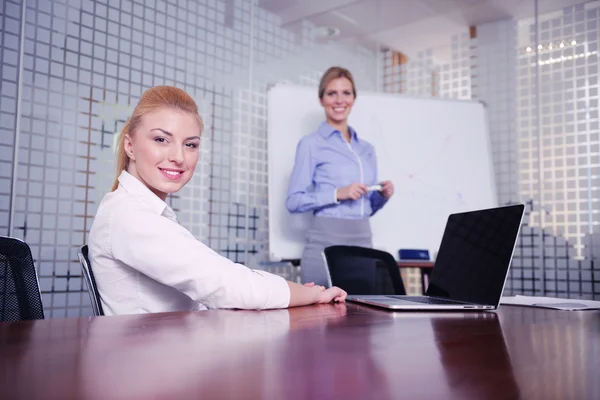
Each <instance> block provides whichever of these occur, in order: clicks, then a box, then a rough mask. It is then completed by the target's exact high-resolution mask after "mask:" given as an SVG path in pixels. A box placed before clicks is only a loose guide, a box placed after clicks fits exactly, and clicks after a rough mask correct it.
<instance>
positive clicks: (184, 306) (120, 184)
mask: <svg viewBox="0 0 600 400" xmlns="http://www.w3.org/2000/svg"><path fill="white" fill-rule="evenodd" d="M202 129H203V124H202V119H201V118H200V115H199V113H198V107H197V105H196V103H195V102H194V100H193V99H192V98H191V97H190V96H189V95H188V94H187V93H185V92H184V91H183V90H181V89H178V88H175V87H170V86H157V87H153V88H151V89H148V90H147V91H146V92H144V94H143V95H142V97H141V99H140V101H139V102H138V104H137V105H136V107H135V109H134V111H133V114H132V116H131V117H130V118H129V120H128V121H127V123H126V124H125V126H124V128H123V130H122V132H121V134H120V137H119V142H118V151H117V168H118V170H117V178H116V180H115V183H114V187H113V191H112V192H110V193H108V194H106V195H105V196H104V198H103V199H102V202H101V203H100V205H99V207H98V212H97V213H96V217H95V219H94V223H93V225H92V228H91V230H90V235H89V243H88V245H89V250H90V261H91V265H92V268H93V270H94V275H95V277H96V283H97V286H98V291H99V292H100V297H101V301H102V306H103V308H104V311H105V314H107V315H111V314H135V313H152V312H164V311H181V310H198V309H208V308H239V309H269V308H286V307H293V306H300V305H307V304H314V303H328V302H330V301H344V300H345V298H346V292H344V291H343V290H341V289H339V288H330V289H325V288H324V287H322V286H319V285H314V284H312V283H310V284H307V285H298V284H296V283H293V282H286V281H285V280H284V279H283V278H281V277H279V276H276V275H273V274H270V273H267V272H265V271H258V270H251V269H249V268H247V267H245V266H243V265H240V264H236V263H234V262H232V261H230V260H229V259H227V258H225V257H222V256H220V255H219V254H217V253H216V252H214V251H213V250H211V249H210V248H209V247H207V246H205V245H204V244H203V243H202V242H200V241H198V240H197V239H196V238H195V237H194V236H193V235H192V234H191V233H190V232H189V231H187V230H186V229H185V228H183V227H182V226H181V225H179V223H178V222H177V219H176V216H175V213H174V212H173V210H172V209H171V207H169V205H168V204H167V203H166V202H165V200H166V197H167V195H168V194H169V193H174V192H177V191H178V190H180V189H181V188H182V187H183V186H184V185H185V184H186V183H187V182H188V181H189V180H190V179H191V178H192V175H193V174H194V169H195V167H196V164H197V162H198V147H199V145H200V135H201V133H202Z"/></svg>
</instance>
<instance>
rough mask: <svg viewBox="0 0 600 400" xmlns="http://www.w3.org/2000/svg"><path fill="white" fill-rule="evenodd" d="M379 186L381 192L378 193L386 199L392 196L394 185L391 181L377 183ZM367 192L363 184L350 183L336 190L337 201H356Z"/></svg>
mask: <svg viewBox="0 0 600 400" xmlns="http://www.w3.org/2000/svg"><path fill="white" fill-rule="evenodd" d="M379 184H380V185H381V190H380V191H379V193H381V195H382V196H383V197H384V198H386V199H389V198H390V197H392V196H393V195H394V184H393V183H392V181H383V182H380V183H379ZM368 192H369V190H368V187H367V185H365V184H363V183H352V184H350V185H348V186H346V187H343V188H341V189H338V191H337V200H338V201H342V200H348V199H352V200H358V199H359V198H360V197H361V196H363V195H365V194H367V193H368Z"/></svg>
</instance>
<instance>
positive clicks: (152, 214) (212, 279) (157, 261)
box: [88, 171, 290, 315]
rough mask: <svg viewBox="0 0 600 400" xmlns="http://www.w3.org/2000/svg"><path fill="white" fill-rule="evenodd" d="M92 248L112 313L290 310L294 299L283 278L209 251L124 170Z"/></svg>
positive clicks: (100, 215) (95, 228)
mask: <svg viewBox="0 0 600 400" xmlns="http://www.w3.org/2000/svg"><path fill="white" fill-rule="evenodd" d="M88 246H89V255H90V263H91V265H92V270H93V271H94V276H95V278H96V284H97V286H98V291H99V292H100V296H101V298H102V307H103V308H104V313H105V314H106V315H114V314H137V313H154V312H164V311H181V310H204V309H207V308H241V309H268V308H285V307H287V306H288V305H289V302H290V290H289V286H288V284H287V282H286V281H285V280H284V279H283V278H282V277H280V276H277V275H273V274H270V273H268V272H265V271H258V270H252V269H249V268H247V267H245V266H244V265H241V264H236V263H234V262H232V261H231V260H229V259H227V258H225V257H223V256H221V255H219V254H217V253H216V252H214V251H213V250H211V249H210V248H209V247H207V246H206V245H204V244H203V243H202V242H200V241H199V240H197V239H196V238H195V237H194V236H193V235H192V234H191V233H190V232H189V231H187V230H186V229H185V228H184V227H182V226H181V225H179V223H178V222H177V219H176V217H175V213H174V212H173V210H172V209H171V207H169V206H168V205H167V203H165V202H164V201H162V200H161V199H159V198H158V197H157V196H156V195H155V194H154V193H152V192H151V191H150V189H148V188H147V187H146V185H144V184H143V183H142V182H140V181H139V180H138V179H137V178H135V177H134V176H132V175H130V174H129V173H127V172H125V171H123V172H122V173H121V175H120V176H119V187H118V188H117V190H115V191H114V192H111V193H108V194H107V195H105V196H104V198H103V199H102V202H101V203H100V206H99V207H98V212H97V213H96V217H95V219H94V223H93V224H92V228H91V230H90V235H89V241H88Z"/></svg>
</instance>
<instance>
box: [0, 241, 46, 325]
mask: <svg viewBox="0 0 600 400" xmlns="http://www.w3.org/2000/svg"><path fill="white" fill-rule="evenodd" d="M31 319H44V308H43V306H42V296H41V294H40V286H39V284H38V278H37V272H36V270H35V265H34V263H33V257H32V256H31V250H30V249H29V246H28V245H27V244H26V243H25V242H23V241H22V240H19V239H15V238H10V237H0V321H21V320H31Z"/></svg>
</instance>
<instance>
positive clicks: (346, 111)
mask: <svg viewBox="0 0 600 400" xmlns="http://www.w3.org/2000/svg"><path fill="white" fill-rule="evenodd" d="M319 99H320V102H321V106H323V109H324V110H325V117H326V120H325V121H324V122H322V123H321V125H320V126H319V128H318V129H317V131H316V132H313V133H311V134H309V135H307V136H304V137H303V138H302V139H301V140H300V143H298V148H297V149H296V161H295V165H294V169H293V171H292V176H291V178H290V184H289V187H288V196H287V200H286V207H287V209H288V211H289V212H291V213H303V212H312V213H313V214H314V215H315V218H314V220H313V224H312V228H311V229H310V230H309V231H308V234H307V236H306V246H305V248H304V253H303V255H302V260H301V262H300V265H301V267H302V281H303V282H315V284H317V285H323V286H327V285H328V284H329V273H328V271H327V267H326V265H325V261H324V258H323V250H324V249H325V248H326V247H328V246H333V245H351V246H362V247H372V245H373V244H372V234H371V226H370V224H369V217H370V216H372V215H373V214H375V213H376V212H377V211H378V210H379V209H380V208H381V207H383V206H384V205H385V203H386V202H387V200H388V199H389V198H390V197H391V196H392V195H393V194H394V185H393V184H392V182H390V181H383V182H379V183H378V181H377V159H376V156H375V149H374V148H373V146H372V145H371V144H370V143H368V142H367V141H365V140H364V139H361V138H360V137H359V136H358V134H357V132H356V131H355V130H354V129H353V128H352V127H350V126H348V116H349V115H350V111H352V106H353V105H354V101H355V99H356V87H355V85H354V79H353V77H352V74H351V73H350V71H348V70H347V69H345V68H341V67H331V68H329V69H328V70H327V71H326V72H325V74H323V77H322V78H321V82H320V84H319ZM376 184H379V185H381V188H379V190H369V186H372V185H376Z"/></svg>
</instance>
